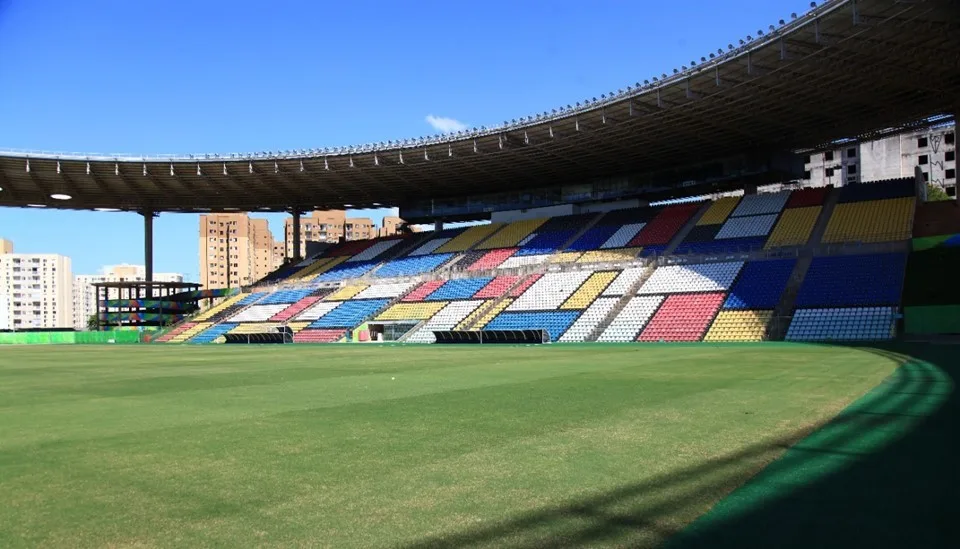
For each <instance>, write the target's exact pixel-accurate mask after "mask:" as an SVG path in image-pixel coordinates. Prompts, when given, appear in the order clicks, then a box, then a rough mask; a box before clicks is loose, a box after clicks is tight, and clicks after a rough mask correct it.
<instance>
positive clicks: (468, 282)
mask: <svg viewBox="0 0 960 549" xmlns="http://www.w3.org/2000/svg"><path fill="white" fill-rule="evenodd" d="M491 280H493V278H491V277H485V278H461V279H458V280H448V281H447V282H446V283H445V284H444V285H443V286H440V287H439V288H437V289H436V290H434V291H433V293H431V294H430V295H428V296H427V299H426V301H450V300H453V299H469V298H471V297H473V294H475V293H477V292H479V291H480V290H481V289H482V288H483V287H484V286H486V285H487V284H489V283H490V281H491Z"/></svg>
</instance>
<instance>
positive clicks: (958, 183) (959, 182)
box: [944, 103, 960, 208]
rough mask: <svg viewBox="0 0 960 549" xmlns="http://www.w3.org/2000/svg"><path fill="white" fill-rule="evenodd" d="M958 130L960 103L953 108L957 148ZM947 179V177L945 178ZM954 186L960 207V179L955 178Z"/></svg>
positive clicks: (954, 134)
mask: <svg viewBox="0 0 960 549" xmlns="http://www.w3.org/2000/svg"><path fill="white" fill-rule="evenodd" d="M957 130H960V103H958V104H956V105H955V106H954V108H953V142H954V148H956V142H957V137H960V136H958V135H957V134H958V133H960V132H958V131H957ZM944 179H946V178H944ZM954 185H955V187H954V188H953V197H954V198H955V199H956V203H957V207H958V208H960V179H954Z"/></svg>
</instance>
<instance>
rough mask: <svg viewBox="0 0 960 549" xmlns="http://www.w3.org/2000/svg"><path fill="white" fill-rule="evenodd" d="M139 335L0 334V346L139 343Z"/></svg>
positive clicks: (111, 333) (129, 332) (73, 333)
mask: <svg viewBox="0 0 960 549" xmlns="http://www.w3.org/2000/svg"><path fill="white" fill-rule="evenodd" d="M140 339H141V333H140V332H138V331H132V330H124V331H112V332H9V333H0V345H71V344H80V345H83V344H92V345H102V344H111V343H114V344H117V343H140Z"/></svg>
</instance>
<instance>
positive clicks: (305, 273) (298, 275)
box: [289, 257, 333, 280]
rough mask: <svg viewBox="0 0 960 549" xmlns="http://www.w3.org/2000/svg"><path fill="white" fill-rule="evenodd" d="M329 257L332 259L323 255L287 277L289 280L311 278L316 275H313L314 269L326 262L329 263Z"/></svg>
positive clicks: (316, 269)
mask: <svg viewBox="0 0 960 549" xmlns="http://www.w3.org/2000/svg"><path fill="white" fill-rule="evenodd" d="M331 259H333V258H330V257H324V258H321V259H317V260H315V261H313V262H312V263H310V264H309V265H307V266H306V267H304V268H302V269H300V270H299V271H297V272H295V273H293V274H292V275H290V277H289V279H290V280H303V279H304V278H312V277H313V276H316V275H314V274H313V273H315V272H316V271H318V270H320V268H321V267H323V266H324V265H326V264H327V263H330V261H331Z"/></svg>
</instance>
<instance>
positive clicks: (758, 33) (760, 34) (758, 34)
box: [757, 29, 763, 38]
mask: <svg viewBox="0 0 960 549" xmlns="http://www.w3.org/2000/svg"><path fill="white" fill-rule="evenodd" d="M761 36H763V30H761V29H757V37H758V38H759V37H761Z"/></svg>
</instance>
